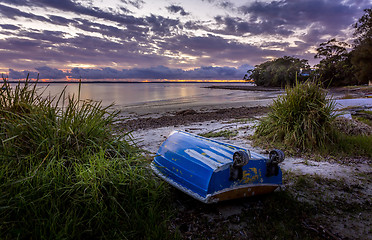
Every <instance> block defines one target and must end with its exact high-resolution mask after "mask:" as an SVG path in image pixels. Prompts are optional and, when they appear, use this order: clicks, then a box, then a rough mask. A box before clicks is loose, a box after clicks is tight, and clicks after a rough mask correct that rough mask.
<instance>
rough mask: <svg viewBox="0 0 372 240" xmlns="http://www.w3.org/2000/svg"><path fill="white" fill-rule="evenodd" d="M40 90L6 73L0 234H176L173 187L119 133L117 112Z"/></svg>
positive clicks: (0, 104) (0, 115)
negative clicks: (171, 221)
mask: <svg viewBox="0 0 372 240" xmlns="http://www.w3.org/2000/svg"><path fill="white" fill-rule="evenodd" d="M39 92H40V90H39V89H38V88H37V84H31V83H30V82H29V81H28V79H26V81H25V82H23V83H19V84H17V85H16V86H15V87H12V88H10V85H9V84H8V83H7V80H6V79H5V78H3V87H2V90H1V91H0V140H1V145H0V238H1V239H15V238H32V239H61V238H68V239H81V238H94V239H96V238H103V239H168V238H172V237H171V236H170V235H169V233H168V231H167V226H166V223H167V220H168V218H169V213H170V212H169V207H167V206H169V200H168V191H167V188H166V186H164V185H163V184H161V183H159V182H158V181H157V180H156V179H154V178H153V176H152V175H151V173H150V171H149V170H148V168H147V163H146V162H145V160H144V158H143V157H142V156H141V155H140V152H139V150H138V149H137V148H135V147H134V146H132V144H130V142H131V139H130V136H129V135H128V134H127V133H124V132H115V134H114V130H113V128H112V126H113V123H114V121H115V118H116V116H117V114H118V112H115V111H114V112H112V111H110V106H108V107H103V106H102V105H101V103H100V102H94V101H82V100H80V99H79V97H77V98H76V97H75V96H67V97H65V92H64V91H63V92H62V93H61V94H60V95H59V96H57V97H54V98H51V97H46V98H44V97H42V96H41V93H39ZM61 105H62V106H63V107H59V106H61Z"/></svg>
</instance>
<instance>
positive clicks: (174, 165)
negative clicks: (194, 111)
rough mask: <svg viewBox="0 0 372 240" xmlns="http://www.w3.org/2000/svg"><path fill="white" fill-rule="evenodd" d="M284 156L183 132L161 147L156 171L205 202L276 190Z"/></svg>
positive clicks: (174, 134) (154, 166)
mask: <svg viewBox="0 0 372 240" xmlns="http://www.w3.org/2000/svg"><path fill="white" fill-rule="evenodd" d="M283 160H284V153H283V152H282V151H280V150H276V149H275V150H272V151H271V152H270V155H269V158H265V157H264V156H262V155H259V154H257V153H254V152H250V151H249V150H247V149H244V148H241V147H237V146H234V145H231V144H227V143H223V142H219V141H216V140H212V139H208V138H204V137H201V136H198V135H194V134H191V133H187V132H183V131H174V132H172V133H171V134H170V136H169V137H168V138H167V139H166V140H165V141H164V142H163V144H162V145H161V146H160V148H159V150H158V152H157V155H156V156H155V158H154V161H153V162H152V163H151V168H152V169H153V171H154V172H155V173H156V174H157V175H158V176H159V177H161V178H162V179H163V180H165V181H166V182H168V183H169V184H171V185H173V186H174V187H176V188H178V189H179V190H181V191H183V192H185V193H186V194H188V195H190V196H192V197H194V198H195V199H197V200H200V201H202V202H204V203H213V202H219V201H224V200H229V199H235V198H242V197H249V196H254V195H258V194H265V193H270V192H272V191H274V190H275V189H276V188H278V187H279V186H280V185H281V184H282V172H281V169H280V167H279V165H278V164H279V163H280V162H282V161H283Z"/></svg>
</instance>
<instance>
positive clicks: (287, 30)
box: [0, 0, 370, 79]
mask: <svg viewBox="0 0 372 240" xmlns="http://www.w3.org/2000/svg"><path fill="white" fill-rule="evenodd" d="M1 2H2V3H4V4H5V5H4V4H1V3H0V16H1V17H2V19H5V20H4V22H3V23H7V22H6V19H12V22H13V24H11V23H9V24H1V25H0V27H1V29H2V35H3V36H6V37H5V38H1V39H0V55H1V56H2V59H6V63H5V60H3V61H4V63H5V64H6V65H7V67H6V68H8V67H9V68H12V69H29V68H30V67H29V66H30V64H32V67H33V68H35V67H36V68H37V71H38V72H40V73H41V74H43V75H45V76H48V77H45V76H44V78H51V79H52V78H53V77H52V74H55V75H56V76H58V78H59V77H63V75H64V74H66V73H65V72H62V71H60V70H58V69H54V68H48V67H41V66H45V65H48V66H50V67H56V66H63V68H68V66H76V65H78V64H87V65H95V66H100V67H102V66H119V67H123V68H129V67H128V66H135V67H137V68H133V69H123V70H120V71H119V70H115V69H113V68H99V69H82V68H75V69H74V70H73V71H71V72H69V73H67V74H69V75H68V76H70V77H71V76H78V75H79V74H85V75H86V76H89V77H90V78H94V79H100V78H106V77H105V76H110V77H111V78H118V79H127V78H149V79H158V78H167V79H173V78H176V76H177V74H178V75H180V76H183V78H185V79H198V78H210V79H212V78H217V76H224V77H223V78H227V77H228V75H229V74H230V75H231V76H235V77H237V76H238V75H239V74H240V73H239V74H238V73H237V71H238V70H237V69H235V68H223V67H221V68H213V67H202V68H195V69H194V70H191V71H183V70H181V69H179V68H178V67H180V66H182V67H188V68H190V67H195V66H216V65H218V66H226V65H228V66H234V65H240V64H241V63H242V62H244V63H249V64H251V65H254V64H258V63H261V62H263V61H266V60H267V59H268V57H282V56H284V55H291V56H298V57H300V58H305V57H306V58H308V59H312V58H313V55H314V54H313V53H311V52H310V49H314V46H318V45H319V44H320V43H321V42H324V41H327V40H329V39H326V38H329V36H337V35H340V36H346V35H343V34H344V33H342V32H341V30H345V29H346V28H347V27H349V26H351V24H352V23H354V22H355V21H356V20H357V19H358V18H359V17H360V16H361V15H362V14H363V12H362V9H363V8H366V7H369V6H370V1H367V0H358V1H351V0H350V1H342V2H341V1H326V0H311V1H310V0H299V1H294V0H279V1H271V2H260V1H247V2H248V3H247V4H245V5H244V6H238V5H237V3H236V2H233V1H230V0H206V2H209V3H211V4H213V5H214V6H219V7H221V8H223V9H224V10H226V11H225V13H226V15H224V16H222V15H220V16H215V17H214V18H212V19H208V20H205V19H198V20H195V19H193V18H191V17H188V18H187V19H189V20H188V22H184V18H182V17H181V18H180V16H179V15H173V17H174V18H176V19H174V18H167V17H163V16H159V15H156V14H155V12H156V10H154V13H153V14H151V15H147V16H143V17H135V16H132V15H131V14H132V12H130V10H129V9H131V10H133V7H134V8H138V9H140V8H141V7H142V5H143V4H144V1H143V0H121V2H122V3H124V4H126V6H125V7H120V6H118V8H116V9H109V10H106V11H104V10H102V9H99V8H96V7H89V6H83V5H81V4H80V3H79V2H76V1H73V0H65V1H60V0H2V1H1ZM20 6H22V7H20ZM25 7H26V8H25ZM27 7H29V10H27ZM35 7H36V8H35ZM126 7H129V9H128V8H126ZM34 8H35V9H37V10H38V11H33V9H34ZM24 9H26V10H24ZM166 9H167V10H168V11H170V12H172V13H176V14H180V15H184V16H185V15H187V14H190V16H192V15H191V14H193V13H192V12H190V13H189V12H186V11H185V9H184V8H183V6H182V4H177V5H175V4H173V5H170V6H168V7H166ZM40 10H45V13H40ZM51 10H52V11H51ZM55 10H59V11H61V12H63V13H64V14H63V15H61V14H58V11H55ZM186 10H189V9H186ZM133 12H135V10H133ZM65 13H66V14H65ZM71 13H72V14H71ZM233 13H235V14H233ZM236 13H239V14H238V15H237V14H236ZM38 14H39V15H38ZM54 14H55V15H54ZM210 14H213V13H210ZM229 14H232V15H229ZM57 15H60V16H57ZM20 18H26V19H27V20H37V21H34V22H35V23H37V24H39V23H49V25H48V26H50V25H51V24H53V25H55V26H56V27H55V29H54V28H53V27H52V28H50V29H49V30H42V29H32V28H31V27H30V28H27V27H25V26H26V25H25V26H22V24H21V22H22V21H19V22H18V21H17V23H16V24H14V22H15V21H13V20H22V19H20ZM177 18H178V19H177ZM92 19H94V20H92ZM98 20H99V21H98ZM105 20H108V21H105ZM37 24H35V25H37ZM59 26H65V27H68V30H66V28H60V27H59ZM216 26H218V29H216V28H215V27H216ZM298 29H301V30H305V29H306V32H305V33H303V35H301V36H299V35H298V32H297V30H298ZM58 30H59V31H58ZM196 30H199V31H196ZM63 31H64V32H63ZM295 33H297V35H296V37H297V38H298V40H296V41H295V45H293V44H289V40H287V39H288V37H292V36H294V35H295ZM232 35H233V36H235V37H234V38H233V37H232ZM242 36H247V37H250V36H259V37H262V42H261V43H259V44H256V45H253V44H248V43H243V42H242V41H240V40H233V39H239V38H240V39H242V38H241V37H242ZM265 36H275V37H277V40H275V41H274V42H273V41H270V40H266V39H264V37H265ZM232 38H233V39H232ZM239 41H240V42H239ZM281 41H282V42H281ZM291 41H292V40H291ZM269 49H281V50H269ZM171 54H173V56H171V57H170V55H171ZM185 55H186V56H185ZM188 57H190V58H189V59H192V60H190V61H188V60H187V59H188ZM185 62H186V63H185ZM154 65H159V66H158V67H152V68H151V67H150V66H154ZM78 66H79V65H78ZM164 66H176V67H174V68H167V67H164ZM61 68H62V67H61ZM234 69H235V70H234ZM32 72H33V74H36V72H35V70H33V71H32ZM20 73H22V74H23V75H24V73H25V72H22V71H20V72H17V71H15V70H12V74H14V76H17V75H16V74H20ZM217 73H218V74H217ZM224 74H225V75H224ZM243 75H244V74H243ZM56 78H57V77H56ZM238 79H241V77H239V78H238Z"/></svg>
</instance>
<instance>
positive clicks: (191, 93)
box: [39, 83, 280, 112]
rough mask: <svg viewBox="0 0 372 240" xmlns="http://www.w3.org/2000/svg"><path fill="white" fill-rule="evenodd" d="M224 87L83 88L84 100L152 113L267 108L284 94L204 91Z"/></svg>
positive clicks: (69, 90) (69, 88)
mask: <svg viewBox="0 0 372 240" xmlns="http://www.w3.org/2000/svg"><path fill="white" fill-rule="evenodd" d="M224 84H225V85H226V83H89V84H87V83H86V84H81V94H80V98H81V99H91V100H96V101H102V105H103V106H107V105H110V104H112V103H115V107H116V108H118V109H122V110H124V111H134V112H136V111H137V112H138V111H142V112H146V111H149V112H150V111H157V109H160V108H165V107H166V108H168V109H169V108H172V107H173V108H175V109H177V108H181V107H186V108H187V107H194V106H201V107H202V106H224V105H226V104H230V105H233V104H246V105H250V106H253V105H265V104H268V103H270V102H271V99H272V98H274V97H276V96H277V95H278V94H279V93H280V92H252V91H237V90H224V89H209V88H203V87H205V86H210V85H224ZM246 84H247V83H234V85H246ZM39 86H40V87H41V88H42V89H43V90H44V93H43V94H44V95H50V96H57V95H59V94H60V93H61V91H62V90H63V89H64V88H65V87H66V96H68V95H70V96H72V95H75V96H76V97H77V96H78V91H79V84H77V83H52V84H45V83H39ZM45 87H46V89H45ZM42 89H40V90H39V91H42ZM268 100H269V101H268Z"/></svg>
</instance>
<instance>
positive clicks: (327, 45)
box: [244, 8, 372, 87]
mask: <svg viewBox="0 0 372 240" xmlns="http://www.w3.org/2000/svg"><path fill="white" fill-rule="evenodd" d="M364 12H365V13H364V15H363V16H362V17H361V18H360V19H359V20H358V21H357V22H356V23H355V24H354V36H355V38H356V39H355V40H354V43H353V45H352V46H351V45H350V44H348V43H346V42H342V41H337V40H336V39H335V38H333V39H330V40H329V41H327V42H324V43H321V44H320V45H319V47H318V48H317V49H316V50H317V53H316V55H315V56H314V58H318V59H321V60H320V62H319V64H317V65H315V68H314V69H311V68H310V65H309V63H308V60H306V59H299V58H295V57H290V56H284V57H281V58H277V59H274V60H271V61H267V62H264V63H262V64H259V65H256V66H255V68H254V69H251V70H248V71H247V74H246V75H245V76H244V79H252V80H254V82H255V83H256V84H257V86H275V87H284V86H287V85H289V86H292V85H294V84H295V82H296V81H299V82H301V81H305V80H307V79H309V78H311V79H317V80H319V81H320V82H321V83H322V84H323V85H324V86H325V87H329V86H345V85H361V84H368V82H369V81H371V80H372V8H369V9H365V10H364Z"/></svg>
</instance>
